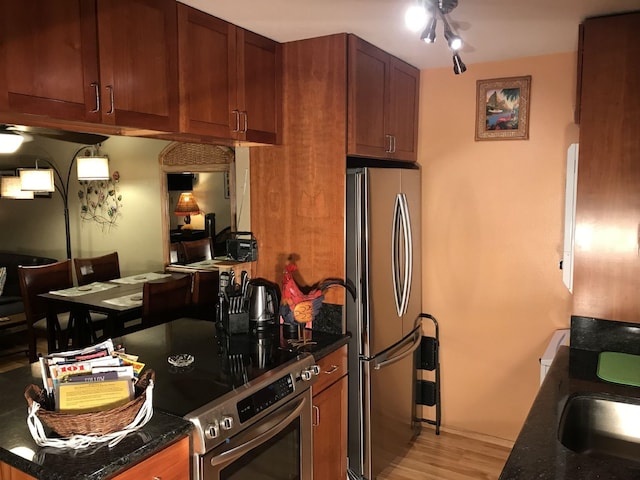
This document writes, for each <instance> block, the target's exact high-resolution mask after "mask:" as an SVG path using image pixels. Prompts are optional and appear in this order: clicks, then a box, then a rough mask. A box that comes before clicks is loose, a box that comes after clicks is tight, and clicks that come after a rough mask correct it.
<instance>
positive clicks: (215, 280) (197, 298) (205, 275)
mask: <svg viewBox="0 0 640 480" xmlns="http://www.w3.org/2000/svg"><path fill="white" fill-rule="evenodd" d="M219 289H220V274H219V272H218V271H217V270H212V271H207V272H200V271H198V272H196V273H194V274H193V293H192V298H191V302H192V303H193V304H195V305H215V304H216V302H217V301H218V290H219Z"/></svg>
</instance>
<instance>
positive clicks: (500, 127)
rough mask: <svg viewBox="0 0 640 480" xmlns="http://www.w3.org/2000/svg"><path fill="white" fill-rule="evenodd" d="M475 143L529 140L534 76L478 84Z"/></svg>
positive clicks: (496, 79)
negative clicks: (532, 78) (532, 79)
mask: <svg viewBox="0 0 640 480" xmlns="http://www.w3.org/2000/svg"><path fill="white" fill-rule="evenodd" d="M476 93H477V100H476V104H477V108H476V141H480V140H528V139H529V101H530V97H531V75H527V76H522V77H507V78H493V79H489V80H478V81H477V82H476Z"/></svg>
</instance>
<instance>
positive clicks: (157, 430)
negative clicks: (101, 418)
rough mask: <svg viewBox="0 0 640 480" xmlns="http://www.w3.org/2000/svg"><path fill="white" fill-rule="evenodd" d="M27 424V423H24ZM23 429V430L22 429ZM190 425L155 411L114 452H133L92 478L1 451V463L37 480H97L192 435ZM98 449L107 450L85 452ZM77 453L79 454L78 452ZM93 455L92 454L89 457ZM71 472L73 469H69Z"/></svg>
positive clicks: (94, 448) (107, 465)
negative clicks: (137, 438) (130, 445)
mask: <svg viewBox="0 0 640 480" xmlns="http://www.w3.org/2000/svg"><path fill="white" fill-rule="evenodd" d="M25 422H26V420H25ZM25 427H26V426H25ZM192 429H193V424H192V423H191V422H189V421H187V420H184V419H182V418H180V417H176V416H174V415H171V414H168V413H164V412H161V411H158V410H155V411H154V412H153V417H152V419H151V420H150V421H149V423H147V424H146V425H145V426H143V427H142V428H141V429H140V430H138V431H137V432H134V433H130V434H129V435H127V436H126V437H125V438H124V439H123V440H122V441H121V442H120V444H118V445H116V446H115V447H114V450H115V449H118V450H120V449H122V450H125V451H126V450H127V449H128V447H127V445H128V444H134V446H133V448H132V449H131V450H129V451H128V453H126V452H123V453H124V454H123V455H122V456H120V457H118V458H116V459H113V460H112V461H110V462H106V463H105V464H104V465H103V466H102V468H99V469H96V470H95V472H93V473H92V474H89V475H88V474H87V473H86V472H79V471H75V472H74V471H70V470H68V469H67V470H65V469H64V468H56V469H54V468H51V467H50V466H49V467H47V466H43V465H40V464H37V463H35V462H33V461H29V460H27V459H25V458H23V457H20V456H18V455H16V454H14V453H11V452H9V451H7V450H5V449H2V448H0V461H1V462H4V463H6V464H8V465H10V466H12V467H15V468H17V469H18V470H21V471H23V472H25V473H27V474H28V475H31V476H33V477H35V478H37V479H39V480H76V479H77V480H80V479H87V480H100V479H104V478H107V477H109V476H112V475H114V474H116V473H119V472H121V471H123V470H124V469H126V468H129V467H131V466H133V465H134V464H136V463H138V462H140V461H142V460H144V459H146V458H148V457H150V456H152V455H154V454H155V453H157V452H159V451H161V450H162V449H164V448H165V447H167V446H169V445H170V444H172V443H174V442H175V441H177V440H179V439H181V438H182V437H185V436H187V435H189V434H190V433H191V430H192ZM135 437H139V438H140V439H141V440H138V441H137V442H132V441H131V439H133V438H135ZM98 448H104V449H108V448H109V447H108V446H107V445H106V444H104V445H103V446H102V447H98V446H92V447H89V448H87V449H86V451H87V452H95V451H96V450H97V449H98ZM46 450H47V449H46V448H40V450H39V452H38V453H37V454H41V453H43V452H46ZM56 452H58V453H59V452H60V450H59V449H51V454H52V455H56ZM79 452H82V451H81V450H80V451H79ZM91 455H93V453H91ZM71 468H72V467H71Z"/></svg>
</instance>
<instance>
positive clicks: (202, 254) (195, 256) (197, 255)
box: [180, 238, 213, 263]
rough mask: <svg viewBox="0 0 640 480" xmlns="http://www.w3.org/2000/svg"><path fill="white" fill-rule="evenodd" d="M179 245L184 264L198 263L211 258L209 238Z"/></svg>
mask: <svg viewBox="0 0 640 480" xmlns="http://www.w3.org/2000/svg"><path fill="white" fill-rule="evenodd" d="M180 243H181V245H182V250H183V253H184V261H185V263H193V262H200V261H202V260H211V259H212V258H213V255H212V248H211V239H210V238H202V239H200V240H192V241H190V242H180Z"/></svg>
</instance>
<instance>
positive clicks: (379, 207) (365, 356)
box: [346, 163, 422, 480]
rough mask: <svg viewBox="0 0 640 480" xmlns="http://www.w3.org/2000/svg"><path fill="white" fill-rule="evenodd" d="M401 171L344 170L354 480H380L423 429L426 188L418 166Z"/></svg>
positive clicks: (350, 454) (350, 450)
mask: <svg viewBox="0 0 640 480" xmlns="http://www.w3.org/2000/svg"><path fill="white" fill-rule="evenodd" d="M385 165H388V163H385ZM400 165H402V166H403V167H406V168H398V167H395V164H394V167H386V168H380V167H375V168H374V167H359V168H348V169H347V202H346V203H347V212H346V233H347V277H348V279H349V280H350V281H351V282H352V283H353V285H354V286H355V288H356V298H355V300H353V299H351V298H347V300H346V314H347V330H348V331H349V332H351V334H352V339H351V344H350V349H349V352H350V353H349V443H348V459H349V476H350V478H357V479H367V480H373V479H375V478H376V476H377V475H378V474H379V473H380V472H381V471H382V470H383V469H384V468H385V467H386V466H387V465H388V464H389V463H390V462H391V461H393V459H394V458H396V457H398V456H402V455H403V454H404V453H406V450H407V449H408V448H409V446H410V442H411V439H412V438H413V437H414V436H415V435H417V434H418V433H419V431H420V422H416V421H414V419H415V418H416V415H415V393H414V389H415V383H416V369H415V355H414V352H415V351H416V349H417V348H418V347H419V345H420V340H421V325H420V318H419V314H420V313H421V308H422V305H421V255H420V245H421V228H420V223H421V222H420V203H421V188H420V185H421V182H420V170H419V169H418V168H417V166H415V165H413V164H399V165H398V166H400Z"/></svg>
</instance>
